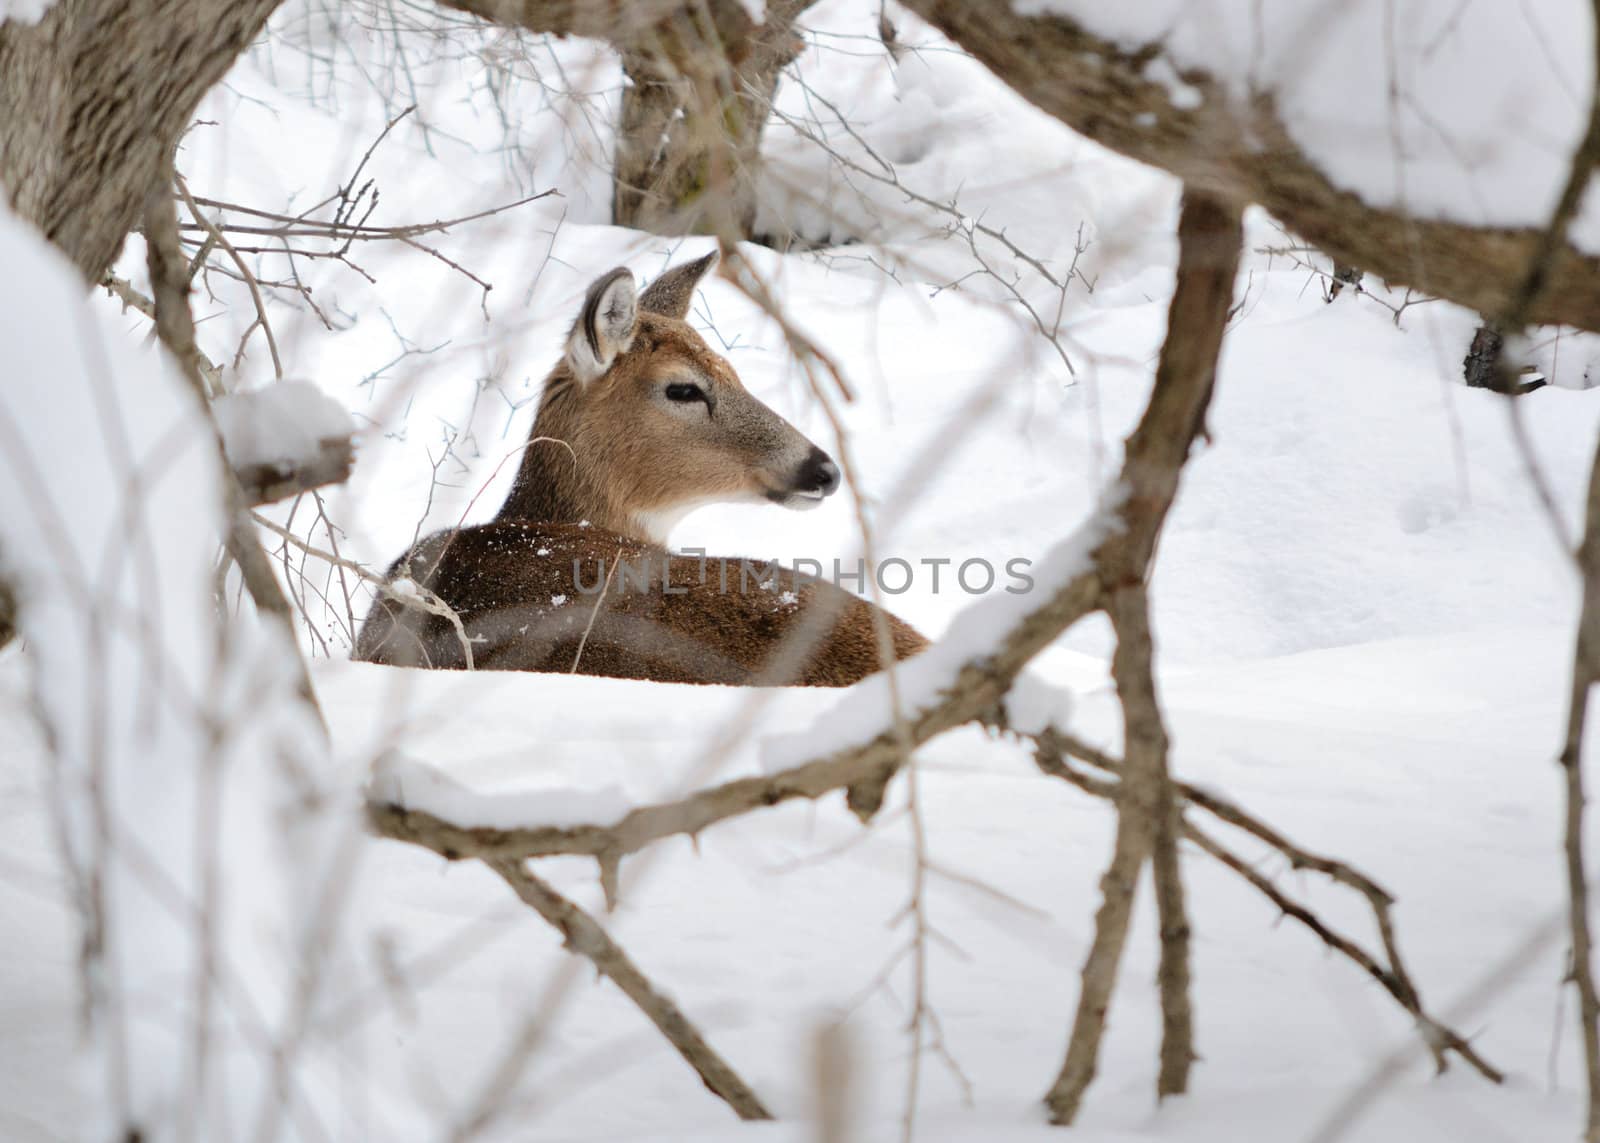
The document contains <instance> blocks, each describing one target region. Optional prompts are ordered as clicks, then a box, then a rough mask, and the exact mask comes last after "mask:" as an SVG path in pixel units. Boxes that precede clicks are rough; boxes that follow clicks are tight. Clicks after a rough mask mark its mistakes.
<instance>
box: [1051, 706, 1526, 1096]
mask: <svg viewBox="0 0 1600 1143" xmlns="http://www.w3.org/2000/svg"><path fill="white" fill-rule="evenodd" d="M1034 742H1035V746H1036V749H1035V751H1034V761H1035V762H1036V763H1037V764H1038V766H1039V768H1040V769H1041V770H1042V771H1044V772H1045V773H1046V774H1049V775H1051V776H1052V777H1056V778H1061V779H1064V780H1065V781H1068V782H1070V783H1072V784H1073V785H1074V786H1077V787H1078V788H1079V789H1081V790H1084V791H1086V792H1087V793H1090V794H1093V795H1095V796H1096V797H1100V798H1107V799H1110V800H1112V801H1117V800H1120V799H1121V797H1122V787H1121V783H1120V782H1112V781H1109V780H1108V779H1105V778H1099V777H1095V776H1093V775H1090V774H1085V773H1083V772H1081V771H1078V770H1074V769H1073V768H1072V767H1071V766H1070V765H1068V763H1067V756H1068V755H1071V756H1072V757H1075V758H1080V759H1082V760H1083V761H1085V762H1087V763H1089V764H1090V765H1091V766H1093V767H1094V768H1095V769H1097V770H1099V771H1101V772H1102V773H1105V774H1109V775H1115V776H1118V777H1123V776H1125V774H1126V766H1125V764H1124V763H1122V762H1121V761H1119V760H1117V759H1115V758H1113V757H1111V756H1110V755H1109V754H1106V753H1105V752H1104V751H1101V750H1097V749H1095V748H1094V747H1093V746H1090V745H1088V744H1087V743H1085V742H1082V741H1081V740H1079V739H1077V738H1075V737H1074V736H1073V735H1071V734H1067V733H1065V732H1063V731H1059V730H1047V731H1045V732H1044V733H1043V734H1041V735H1038V736H1037V737H1036V738H1035V739H1034ZM1174 790H1175V792H1176V795H1177V799H1178V801H1179V803H1180V806H1179V809H1180V817H1179V819H1178V829H1179V832H1180V833H1181V835H1182V836H1183V837H1184V838H1187V839H1188V840H1190V841H1192V842H1194V843H1195V844H1196V845H1198V846H1200V848H1201V849H1203V850H1205V851H1206V852H1207V853H1208V854H1210V855H1211V856H1213V857H1215V858H1216V859H1217V860H1218V861H1220V862H1222V864H1223V865H1225V866H1227V867H1228V868H1229V869H1231V870H1233V871H1234V872H1235V873H1237V874H1239V875H1240V876H1241V877H1243V878H1244V879H1245V880H1246V881H1248V882H1249V883H1250V884H1251V885H1252V886H1253V887H1255V888H1256V889H1257V890H1258V891H1260V892H1261V893H1262V894H1263V895H1264V896H1266V897H1267V899H1268V900H1270V901H1272V903H1273V904H1274V905H1276V906H1277V907H1278V908H1279V909H1281V910H1282V911H1283V913H1284V915H1286V916H1288V917H1291V918H1293V919H1294V920H1296V921H1299V922H1300V923H1301V924H1303V925H1305V926H1306V927H1307V928H1309V929H1310V930H1311V931H1312V932H1313V933H1315V934H1316V935H1317V936H1318V937H1319V938H1321V939H1322V940H1323V941H1324V942H1325V943H1326V944H1327V945H1328V946H1329V947H1330V948H1332V949H1333V950H1334V951H1336V952H1338V953H1340V954H1341V955H1343V956H1345V957H1348V958H1349V959H1350V960H1352V961H1353V962H1355V964H1356V965H1357V966H1358V967H1359V968H1361V969H1362V971H1364V972H1366V973H1367V974H1368V975H1369V976H1371V977H1372V978H1373V979H1374V980H1376V981H1377V982H1378V984H1379V985H1381V986H1382V987H1383V989H1384V991H1385V992H1387V993H1388V994H1389V995H1390V996H1392V997H1393V998H1394V999H1395V1001H1396V1002H1397V1003H1398V1004H1399V1005H1400V1006H1401V1007H1402V1008H1404V1009H1405V1010H1406V1011H1407V1012H1408V1013H1410V1014H1411V1016H1412V1018H1413V1019H1415V1020H1416V1022H1417V1028H1418V1031H1419V1032H1420V1033H1421V1035H1422V1037H1423V1040H1424V1042H1425V1043H1426V1044H1427V1046H1428V1050H1429V1051H1430V1052H1431V1053H1432V1055H1433V1058H1434V1063H1435V1065H1436V1066H1437V1067H1438V1069H1439V1070H1440V1071H1443V1070H1444V1069H1445V1067H1446V1066H1447V1062H1448V1060H1447V1054H1446V1053H1448V1052H1455V1053H1456V1054H1457V1055H1459V1056H1460V1057H1461V1058H1462V1059H1464V1060H1466V1061H1467V1063H1468V1064H1470V1065H1471V1066H1472V1067H1473V1068H1474V1069H1476V1070H1477V1071H1478V1073H1479V1074H1480V1075H1482V1076H1483V1077H1484V1078H1485V1079H1488V1080H1490V1081H1491V1082H1494V1083H1500V1082H1502V1081H1503V1080H1504V1079H1505V1076H1504V1074H1503V1073H1502V1072H1501V1071H1500V1070H1499V1069H1497V1068H1495V1067H1494V1066H1492V1065H1491V1064H1489V1063H1488V1062H1487V1061H1486V1060H1484V1059H1483V1058H1482V1057H1481V1056H1480V1055H1478V1053H1477V1051H1476V1049H1474V1048H1473V1047H1472V1045H1471V1043H1470V1042H1468V1041H1467V1040H1466V1039H1465V1038H1464V1037H1462V1036H1461V1035H1460V1034H1458V1033H1457V1032H1455V1031H1453V1030H1452V1029H1450V1028H1448V1027H1446V1026H1445V1025H1443V1024H1441V1023H1440V1022H1439V1021H1437V1020H1435V1019H1434V1018H1433V1017H1432V1016H1430V1015H1428V1013H1427V1011H1426V1010H1425V1009H1424V1008H1423V1005H1422V997H1421V995H1420V993H1419V992H1418V991H1417V988H1416V986H1415V985H1414V984H1413V983H1412V981H1411V974H1410V973H1409V972H1408V971H1407V969H1406V965H1405V960H1404V959H1403V958H1402V957H1401V955H1400V944H1399V941H1398V939H1397V938H1396V936H1395V927H1394V919H1393V915H1392V906H1393V905H1394V898H1393V896H1392V895H1391V894H1390V893H1389V892H1388V891H1387V890H1386V889H1384V888H1383V887H1382V886H1380V885H1379V884H1378V883H1377V882H1375V881H1374V880H1372V878H1370V877H1368V876H1367V875H1366V874H1365V873H1362V872H1361V871H1360V870H1358V869H1356V868H1354V867H1353V866H1351V865H1349V864H1347V863H1345V862H1343V861H1339V860H1337V859H1335V858H1330V857H1324V856H1321V855H1319V854H1315V853H1312V852H1310V851H1309V850H1306V849H1303V848H1301V847H1300V846H1298V845H1296V844H1295V843H1294V842H1292V841H1290V840H1289V839H1288V838H1287V837H1285V836H1284V835H1283V834H1282V833H1280V832H1279V831H1278V830H1276V829H1274V828H1273V827H1271V826H1269V825H1268V824H1267V823H1266V822H1264V821H1262V820H1261V819H1260V818H1258V817H1256V816H1255V815H1253V814H1250V813H1248V812H1247V811H1245V810H1244V809H1242V808H1241V807H1239V806H1237V805H1235V804H1234V803H1232V802H1229V801H1227V800H1226V799H1224V798H1222V797H1220V796H1218V795H1216V794H1213V793H1211V792H1209V791H1207V790H1204V789H1202V788H1200V787H1198V786H1193V785H1190V784H1188V783H1186V782H1177V783H1175V784H1174ZM1185 804H1186V805H1188V806H1193V807H1195V808H1198V809H1203V810H1205V811H1206V812H1207V813H1209V814H1211V815H1212V816H1213V817H1215V818H1217V820H1219V821H1222V822H1224V823H1226V824H1227V825H1229V826H1232V827H1233V828H1235V829H1238V830H1240V831H1241V832H1244V833H1247V834H1249V835H1250V836H1252V837H1254V838H1256V839H1257V840H1259V841H1262V842H1264V843H1265V844H1266V845H1268V846H1270V847H1271V848H1272V849H1273V850H1275V851H1277V852H1278V853H1280V854H1282V855H1283V857H1284V858H1285V859H1286V860H1287V861H1288V862H1289V867H1290V868H1291V869H1310V870H1313V871H1315V872H1317V873H1321V874H1322V875H1324V876H1325V877H1327V878H1328V879H1329V880H1331V881H1334V882H1337V883H1338V884H1340V885H1344V886H1346V887H1348V888H1350V889H1353V890H1354V891H1355V892H1357V893H1359V894H1361V895H1362V896H1363V897H1364V898H1366V900H1367V904H1368V905H1369V906H1370V907H1371V909H1372V914H1373V919H1374V920H1375V922H1376V924H1377V928H1378V933H1379V938H1380V940H1381V941H1382V943H1383V956H1384V960H1385V961H1386V962H1387V964H1385V963H1382V962H1380V961H1379V960H1378V959H1377V958H1376V957H1375V956H1373V955H1372V954H1370V953H1368V952H1367V951H1366V950H1365V949H1363V948H1361V946H1360V945H1358V944H1356V942H1355V941H1353V940H1351V939H1350V938H1349V937H1346V936H1343V935H1341V934H1340V933H1338V932H1336V931H1335V930H1334V929H1332V928H1331V927H1330V926H1328V925H1327V924H1326V923H1324V922H1323V921H1322V920H1321V919H1320V918H1319V917H1317V915H1316V914H1315V913H1313V912H1312V911H1311V910H1310V909H1309V908H1307V907H1306V906H1304V905H1301V904H1299V903H1297V902H1295V901H1293V900H1291V899H1290V898H1289V897H1287V896H1286V895H1285V894H1283V893H1282V892H1281V891H1280V890H1279V889H1278V888H1277V886H1275V885H1273V883H1272V882H1271V880H1269V879H1268V878H1267V877H1265V876H1264V875H1263V874H1262V873H1261V872H1260V871H1259V870H1257V869H1256V868H1255V867H1254V866H1253V865H1251V864H1250V863H1249V862H1247V861H1245V860H1244V859H1243V858H1241V857H1239V856H1238V855H1237V854H1235V853H1233V852H1232V851H1230V850H1228V849H1227V848H1226V847H1225V846H1223V845H1222V844H1221V843H1220V842H1218V841H1216V840H1215V839H1214V838H1212V837H1211V836H1210V835H1209V834H1207V833H1205V832H1203V831H1202V830H1200V829H1199V827H1197V826H1195V825H1194V823H1193V822H1191V821H1189V820H1188V819H1187V817H1185V816H1182V814H1181V811H1182V808H1183V805H1185Z"/></svg>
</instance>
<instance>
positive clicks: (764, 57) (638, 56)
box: [612, 0, 809, 240]
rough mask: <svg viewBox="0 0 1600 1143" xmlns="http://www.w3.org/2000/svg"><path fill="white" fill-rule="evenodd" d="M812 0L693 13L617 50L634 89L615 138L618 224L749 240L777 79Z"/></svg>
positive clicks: (736, 3) (725, 5)
mask: <svg viewBox="0 0 1600 1143" xmlns="http://www.w3.org/2000/svg"><path fill="white" fill-rule="evenodd" d="M808 2H809V0H771V2H769V3H768V4H767V8H766V21H765V23H762V24H757V23H756V22H755V21H754V20H753V19H751V17H750V13H749V11H748V9H747V8H746V5H745V4H743V3H741V2H740V0H710V2H709V3H707V4H705V5H702V6H686V7H684V8H683V9H680V10H679V11H677V12H675V13H674V14H672V15H671V16H669V17H668V18H667V19H665V20H662V21H661V22H660V23H659V24H657V25H656V26H655V27H654V28H652V29H650V31H649V32H648V33H646V34H645V35H643V36H640V37H638V38H637V39H635V40H633V41H631V42H628V43H623V44H620V45H619V47H620V48H621V51H622V70H623V72H624V73H625V74H626V75H627V77H628V87H627V88H626V89H624V91H623V93H622V122H621V123H620V125H619V126H618V131H617V147H616V160H615V169H614V171H613V181H614V185H615V187H616V199H615V202H614V204H613V207H612V221H614V222H615V223H616V224H617V225H618V226H632V227H637V228H639V229H642V230H650V231H654V232H655V233H657V234H697V233H703V234H716V235H719V236H721V237H724V238H727V239H729V240H738V239H741V238H748V237H749V236H750V233H751V229H752V226H753V224H754V222H755V213H756V198H755V174H756V168H757V164H758V159H759V152H760V147H761V133H762V129H763V128H764V127H765V126H766V122H767V116H768V113H769V110H770V108H771V106H772V96H773V92H774V91H776V90H777V86H778V73H779V72H780V71H782V70H783V69H784V67H786V66H787V65H788V64H789V62H790V61H791V60H793V59H794V57H795V56H796V55H797V54H798V53H799V50H800V47H801V41H800V39H799V37H797V36H796V35H795V33H794V20H795V17H796V16H798V15H799V14H800V12H801V11H802V10H803V9H804V8H805V7H806V6H807V3H808Z"/></svg>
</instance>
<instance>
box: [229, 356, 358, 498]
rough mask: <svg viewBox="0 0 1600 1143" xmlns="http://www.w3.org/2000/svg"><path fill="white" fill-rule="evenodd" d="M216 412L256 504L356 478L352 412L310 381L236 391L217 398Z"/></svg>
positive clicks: (233, 461)
mask: <svg viewBox="0 0 1600 1143" xmlns="http://www.w3.org/2000/svg"><path fill="white" fill-rule="evenodd" d="M211 411H212V414H213V416H215V418H216V421H217V428H218V430H219V431H220V432H221V433H222V444H223V449H224V451H225V452H226V453H227V457H228V463H229V465H231V466H232V468H233V471H234V473H235V474H236V475H237V476H238V477H239V484H240V486H241V487H242V488H243V490H244V494H245V499H246V500H247V501H248V503H249V505H250V506H251V507H256V506H259V505H262V504H270V503H271V502H272V501H274V500H282V499H285V498H286V497H289V496H294V495H296V494H298V493H301V492H309V491H310V490H311V489H313V488H321V487H323V486H324V485H328V484H342V483H344V481H346V480H348V479H349V477H350V468H351V465H352V464H353V463H354V461H355V450H354V447H353V446H352V444H351V440H350V438H351V434H352V433H353V432H354V425H353V424H352V423H351V421H350V414H349V413H347V412H345V410H344V407H343V406H341V405H340V404H339V403H338V402H337V401H335V400H334V399H333V398H331V397H329V396H327V395H326V394H324V393H323V392H322V391H321V390H320V389H318V388H317V387H316V386H315V385H313V384H311V383H310V382H307V381H278V382H276V383H274V384H271V385H268V386H266V387H265V388H263V389H256V390H252V391H250V392H245V393H230V394H227V395H226V396H222V397H218V398H217V399H216V400H214V401H212V402H211Z"/></svg>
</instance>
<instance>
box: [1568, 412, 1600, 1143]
mask: <svg viewBox="0 0 1600 1143" xmlns="http://www.w3.org/2000/svg"><path fill="white" fill-rule="evenodd" d="M1578 566H1579V568H1580V570H1581V571H1582V573H1583V606H1582V610H1581V612H1580V613H1579V617H1578V637H1577V641H1576V643H1577V645H1576V647H1575V648H1574V650H1573V654H1572V690H1571V694H1570V697H1569V699H1568V706H1567V733H1566V742H1565V744H1564V745H1563V746H1562V749H1561V759H1560V762H1561V769H1562V773H1563V774H1564V776H1565V778H1566V800H1567V806H1566V824H1565V829H1566V838H1565V850H1566V874H1567V896H1568V903H1567V913H1568V921H1569V924H1570V925H1571V929H1572V983H1573V984H1574V985H1575V986H1576V988H1577V990H1578V1019H1579V1023H1580V1025H1581V1028H1582V1036H1583V1058H1584V1065H1585V1067H1586V1069H1587V1073H1588V1082H1589V1097H1588V1106H1587V1110H1586V1112H1585V1120H1584V1136H1583V1137H1584V1140H1585V1143H1596V1141H1597V1140H1600V994H1597V992H1596V989H1595V981H1594V966H1593V960H1594V937H1593V934H1592V932H1591V930H1590V926H1589V883H1588V878H1587V875H1586V873H1585V868H1586V867H1585V865H1584V856H1583V809H1584V788H1583V737H1584V730H1585V728H1586V726H1587V723H1588V712H1589V692H1590V690H1591V689H1592V688H1593V687H1594V684H1595V682H1596V680H1600V442H1597V443H1596V446H1595V458H1594V465H1593V467H1592V468H1591V470H1590V473H1589V506H1588V512H1587V522H1586V525H1585V530H1584V536H1583V544H1582V545H1581V546H1580V547H1579V549H1578Z"/></svg>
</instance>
